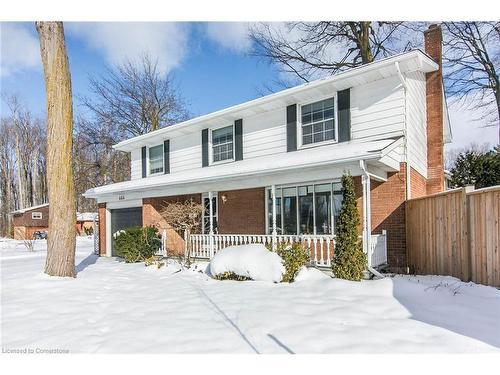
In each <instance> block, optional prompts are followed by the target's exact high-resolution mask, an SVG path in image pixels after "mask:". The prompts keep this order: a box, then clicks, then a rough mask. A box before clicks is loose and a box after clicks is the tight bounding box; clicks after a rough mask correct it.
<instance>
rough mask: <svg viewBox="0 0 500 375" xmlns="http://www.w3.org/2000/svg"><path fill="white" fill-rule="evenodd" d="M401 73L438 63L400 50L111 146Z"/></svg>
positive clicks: (125, 146)
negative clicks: (398, 69) (380, 58)
mask: <svg viewBox="0 0 500 375" xmlns="http://www.w3.org/2000/svg"><path fill="white" fill-rule="evenodd" d="M396 62H397V63H398V64H399V68H400V71H401V72H402V73H407V72H412V71H417V70H419V71H423V72H424V73H428V72H432V71H435V70H437V69H438V64H437V63H436V62H435V61H434V60H433V59H431V58H430V57H429V56H428V55H427V54H425V53H424V52H422V51H421V50H413V51H409V52H405V53H400V54H397V55H394V56H391V57H388V58H385V59H382V60H377V61H374V62H372V63H370V64H365V65H362V66H359V67H357V68H353V69H349V70H347V71H345V72H342V73H338V74H336V75H333V76H330V77H326V78H323V79H318V80H315V81H311V82H307V83H304V84H302V85H299V86H295V87H292V88H289V89H286V90H282V91H279V92H276V93H273V94H270V95H266V96H263V97H260V98H257V99H254V100H250V101H248V102H245V103H242V104H238V105H235V106H232V107H228V108H225V109H222V110H219V111H216V112H212V113H209V114H206V115H203V116H199V117H195V118H193V119H190V120H187V121H183V122H180V123H178V124H175V125H171V126H167V127H164V128H161V129H159V130H156V131H153V132H150V133H147V134H143V135H140V136H137V137H134V138H130V139H127V140H124V141H122V142H120V143H118V144H116V145H114V146H113V148H115V149H116V150H119V151H125V152H130V151H132V150H133V149H136V148H139V147H142V146H151V145H154V144H156V143H158V139H167V138H174V137H177V136H180V135H185V134H189V133H192V132H195V131H198V130H201V129H202V128H205V127H209V126H213V125H219V124H220V123H221V122H233V121H234V120H237V119H239V118H244V117H246V116H251V115H254V114H257V113H262V112H267V111H270V110H273V109H277V108H283V107H284V106H287V105H290V104H294V103H298V102H305V101H308V100H312V99H314V98H315V97H317V95H318V94H319V95H326V94H328V93H331V92H332V90H333V91H339V90H343V89H347V88H350V87H354V86H358V85H362V84H365V83H368V82H372V81H377V80H380V79H384V78H387V77H390V76H394V75H397V70H396V67H395V63H396Z"/></svg>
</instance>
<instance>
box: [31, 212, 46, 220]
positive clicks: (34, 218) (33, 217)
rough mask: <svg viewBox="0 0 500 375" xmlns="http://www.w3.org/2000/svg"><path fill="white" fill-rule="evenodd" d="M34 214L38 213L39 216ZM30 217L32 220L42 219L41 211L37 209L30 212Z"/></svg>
mask: <svg viewBox="0 0 500 375" xmlns="http://www.w3.org/2000/svg"><path fill="white" fill-rule="evenodd" d="M35 214H40V217H35V216H34V215H35ZM37 216H38V215H37ZM31 219H32V220H42V219H43V213H42V212H38V211H35V212H32V213H31Z"/></svg>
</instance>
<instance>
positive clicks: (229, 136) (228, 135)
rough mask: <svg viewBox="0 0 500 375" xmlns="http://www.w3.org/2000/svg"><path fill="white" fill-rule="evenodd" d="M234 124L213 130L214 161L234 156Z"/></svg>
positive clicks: (230, 158) (229, 158)
mask: <svg viewBox="0 0 500 375" xmlns="http://www.w3.org/2000/svg"><path fill="white" fill-rule="evenodd" d="M233 146H234V132H233V125H230V126H226V127H224V128H220V129H214V130H212V162H213V163H217V162H219V161H223V160H232V159H233V158H234V147H233Z"/></svg>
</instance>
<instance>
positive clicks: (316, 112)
mask: <svg viewBox="0 0 500 375" xmlns="http://www.w3.org/2000/svg"><path fill="white" fill-rule="evenodd" d="M300 110H301V114H300V118H301V130H302V145H304V146H305V145H310V144H313V143H318V142H325V141H333V140H335V139H336V134H335V100H334V98H329V99H325V100H321V101H319V102H315V103H311V104H306V105H303V106H301V107H300Z"/></svg>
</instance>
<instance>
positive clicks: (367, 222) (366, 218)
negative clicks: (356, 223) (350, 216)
mask: <svg viewBox="0 0 500 375" xmlns="http://www.w3.org/2000/svg"><path fill="white" fill-rule="evenodd" d="M359 167H360V168H361V170H362V171H363V176H362V181H363V232H364V237H365V238H364V239H363V240H364V241H363V243H364V247H365V252H366V255H367V259H368V265H367V269H368V271H369V272H371V273H372V274H373V275H375V276H377V277H380V278H384V277H385V276H384V275H382V274H381V273H380V272H378V271H377V270H376V269H375V268H373V267H372V266H371V258H370V249H371V242H372V223H371V202H370V177H371V176H372V174H371V173H369V172H368V171H367V170H366V164H365V160H360V161H359Z"/></svg>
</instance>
